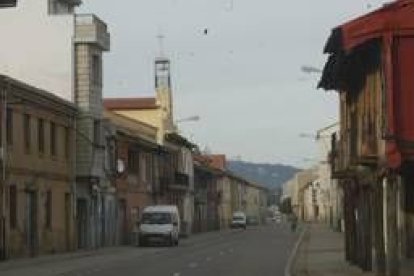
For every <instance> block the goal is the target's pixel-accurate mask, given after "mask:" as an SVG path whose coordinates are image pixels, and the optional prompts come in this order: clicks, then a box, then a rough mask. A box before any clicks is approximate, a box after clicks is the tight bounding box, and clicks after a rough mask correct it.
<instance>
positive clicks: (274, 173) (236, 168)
mask: <svg viewBox="0 0 414 276" xmlns="http://www.w3.org/2000/svg"><path fill="white" fill-rule="evenodd" d="M227 168H228V169H229V170H230V171H232V172H233V173H235V174H237V175H239V176H241V177H244V178H246V179H247V180H249V181H252V182H255V183H257V184H260V185H263V186H265V187H267V188H269V189H277V188H281V187H282V185H283V184H284V183H285V182H286V181H288V180H289V179H291V178H292V177H293V176H294V175H295V174H296V173H297V172H299V171H300V170H301V169H299V168H296V167H293V166H290V165H284V164H271V163H253V162H247V161H237V160H229V161H227Z"/></svg>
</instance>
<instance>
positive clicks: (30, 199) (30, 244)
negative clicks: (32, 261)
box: [26, 191, 37, 257]
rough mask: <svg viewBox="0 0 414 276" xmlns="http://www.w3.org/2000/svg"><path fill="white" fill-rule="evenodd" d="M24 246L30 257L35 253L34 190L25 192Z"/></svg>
mask: <svg viewBox="0 0 414 276" xmlns="http://www.w3.org/2000/svg"><path fill="white" fill-rule="evenodd" d="M26 230H27V231H26V241H27V243H26V246H27V249H28V251H29V255H30V256H31V257H33V256H36V254H37V198H36V192H34V191H29V192H27V193H26Z"/></svg>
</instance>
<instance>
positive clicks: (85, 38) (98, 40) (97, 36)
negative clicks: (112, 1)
mask: <svg viewBox="0 0 414 276" xmlns="http://www.w3.org/2000/svg"><path fill="white" fill-rule="evenodd" d="M75 42H77V43H93V44H96V45H98V46H99V47H100V48H101V49H102V50H104V51H109V49H110V34H109V33H108V27H107V26H106V24H105V23H104V22H103V21H102V20H100V19H99V18H98V17H97V16H95V15H93V14H77V15H76V30H75Z"/></svg>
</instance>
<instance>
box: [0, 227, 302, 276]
mask: <svg viewBox="0 0 414 276" xmlns="http://www.w3.org/2000/svg"><path fill="white" fill-rule="evenodd" d="M296 238H297V234H292V233H290V232H289V228H288V227H287V226H286V225H277V224H271V225H267V226H257V227H250V228H248V229H247V230H246V231H244V230H232V231H224V232H212V233H206V234H201V235H195V236H193V237H191V238H189V239H186V240H182V241H181V243H180V245H179V246H178V247H173V248H166V247H147V248H133V247H131V248H128V249H124V248H120V249H116V250H115V249H113V250H112V251H108V252H106V253H101V254H99V253H97V254H91V255H89V256H84V257H76V255H74V256H73V258H67V259H63V260H60V259H59V258H57V259H56V260H54V261H53V260H52V261H44V262H39V261H38V262H36V261H32V263H30V262H28V263H26V265H24V266H23V265H22V266H19V265H18V264H19V263H18V262H15V264H17V265H15V266H13V265H9V266H7V265H6V266H3V268H2V266H1V265H0V275H2V276H3V275H4V276H8V275H10V276H11V275H13V276H14V275H19V276H20V275H30V276H35V275H42V276H46V275H61V276H64V275H65V276H66V275H67V276H90V275H92V276H94V275H96V276H98V275H99V276H113V275H115V276H121V275H122V276H124V275H134V276H136V275H142V276H211V275H213V276H221V275H223V276H224V275H225V276H256V275H257V276H279V275H280V276H283V273H284V269H285V265H286V263H287V260H288V257H289V255H290V251H291V248H292V247H293V244H294V243H295V241H296ZM46 260H47V259H46ZM12 264H13V263H12Z"/></svg>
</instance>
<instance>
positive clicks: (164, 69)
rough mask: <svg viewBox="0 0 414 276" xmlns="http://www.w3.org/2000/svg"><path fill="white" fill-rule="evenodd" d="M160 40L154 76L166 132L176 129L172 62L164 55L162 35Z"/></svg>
mask: <svg viewBox="0 0 414 276" xmlns="http://www.w3.org/2000/svg"><path fill="white" fill-rule="evenodd" d="M158 38H159V40H160V55H159V57H158V58H156V59H155V64H154V71H155V72H154V75H155V91H156V95H157V102H158V104H159V106H160V108H161V109H162V114H163V115H162V119H163V125H164V130H165V131H172V130H173V129H174V123H173V122H174V120H173V97H172V85H171V62H170V60H169V59H168V58H166V57H165V56H164V54H163V39H164V37H163V36H162V35H160V36H158Z"/></svg>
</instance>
